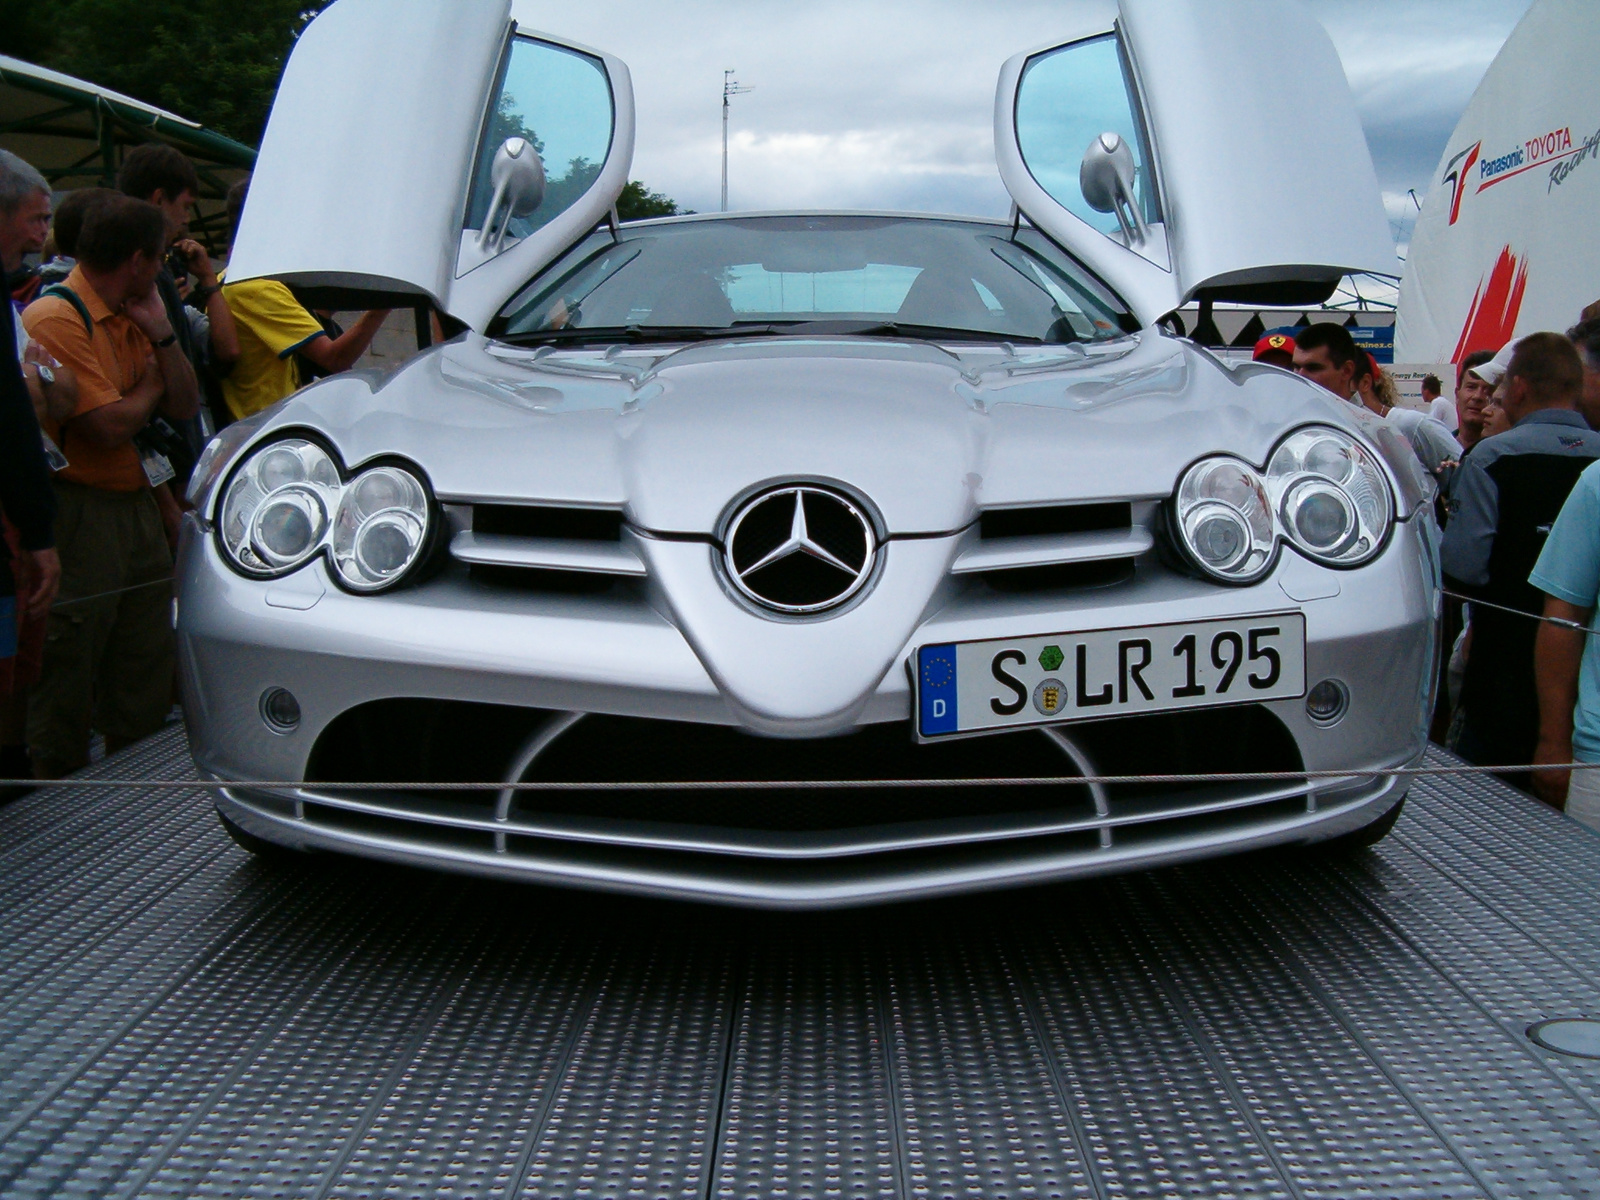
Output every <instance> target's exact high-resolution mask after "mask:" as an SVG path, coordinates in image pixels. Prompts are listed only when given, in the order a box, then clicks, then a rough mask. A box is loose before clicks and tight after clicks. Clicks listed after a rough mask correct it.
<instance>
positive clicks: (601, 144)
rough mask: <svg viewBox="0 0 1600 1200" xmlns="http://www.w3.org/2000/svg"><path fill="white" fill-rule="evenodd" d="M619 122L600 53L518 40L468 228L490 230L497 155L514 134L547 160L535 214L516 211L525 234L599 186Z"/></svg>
mask: <svg viewBox="0 0 1600 1200" xmlns="http://www.w3.org/2000/svg"><path fill="white" fill-rule="evenodd" d="M615 123H616V121H615V113H614V112H613V110H612V105H611V83H610V80H609V79H607V77H606V69H605V64H604V63H602V62H601V61H600V60H599V59H598V58H594V57H592V56H590V55H587V54H580V53H578V52H577V51H575V50H568V49H566V48H565V47H562V46H553V45H551V44H550V43H548V42H541V41H537V40H535V39H533V38H526V37H518V38H514V39H512V42H511V48H510V53H509V54H508V55H507V57H506V62H505V66H504V69H503V72H502V75H501V82H500V90H499V93H498V94H497V95H496V97H495V103H494V108H493V110H492V111H491V112H490V114H489V119H488V122H487V124H486V125H485V127H484V134H483V142H482V144H481V145H479V147H478V160H477V165H476V167H475V168H474V169H473V178H472V192H471V195H470V198H469V199H468V202H467V219H466V228H468V229H482V228H483V222H484V219H485V218H486V217H487V216H488V212H489V204H490V202H491V201H492V200H493V199H494V184H493V182H492V180H491V178H490V172H491V170H492V168H493V166H494V156H495V152H496V151H497V150H499V149H500V147H501V145H502V144H503V143H504V142H505V140H506V139H507V138H511V137H520V138H525V139H526V140H527V141H528V143H529V144H530V145H532V146H533V148H534V149H535V150H536V151H538V153H539V157H540V160H541V161H542V162H543V163H544V172H545V192H544V200H543V202H542V203H540V205H539V207H538V208H536V209H534V210H533V211H532V212H529V213H523V214H519V215H516V216H513V217H512V218H511V223H510V227H509V229H508V230H507V233H508V235H509V238H523V237H527V236H528V235H529V234H530V233H533V232H535V231H536V230H538V229H541V228H543V227H544V226H545V225H547V224H548V223H549V222H550V221H552V220H553V219H554V218H555V217H557V216H559V215H560V214H561V213H562V212H564V211H565V210H566V209H568V208H570V207H571V206H572V204H573V202H574V201H576V200H577V199H578V198H579V197H580V196H582V195H583V194H584V193H585V192H587V191H588V190H589V188H590V187H591V186H592V185H593V184H594V181H595V179H596V178H597V177H598V176H599V174H600V169H601V168H602V167H603V166H604V165H605V161H606V156H607V155H608V154H610V152H611V135H612V132H613V129H614V127H615ZM496 225H497V226H498V222H496ZM508 240H509V239H508Z"/></svg>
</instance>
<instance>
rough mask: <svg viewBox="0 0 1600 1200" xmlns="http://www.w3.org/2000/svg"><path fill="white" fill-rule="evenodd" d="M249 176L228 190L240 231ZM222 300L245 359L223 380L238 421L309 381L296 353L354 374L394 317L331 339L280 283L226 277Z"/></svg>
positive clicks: (363, 323) (377, 313) (377, 314)
mask: <svg viewBox="0 0 1600 1200" xmlns="http://www.w3.org/2000/svg"><path fill="white" fill-rule="evenodd" d="M249 189H250V180H249V178H248V177H246V178H245V179H242V180H240V181H239V182H238V183H236V184H234V185H233V187H232V188H231V189H230V190H229V192H228V219H229V221H230V223H231V224H232V228H233V232H234V234H236V235H237V233H238V231H239V218H240V217H241V216H242V215H243V213H244V205H245V198H246V196H248V194H249ZM222 280H223V281H222V298H223V299H224V300H226V301H227V302H228V308H229V310H230V311H231V312H232V313H233V320H234V324H235V325H236V326H237V327H238V330H239V359H238V361H237V362H235V363H234V364H233V369H232V370H231V371H229V372H228V374H227V375H226V376H225V377H224V378H223V380H222V396H223V399H224V400H225V401H227V405H228V411H229V412H230V413H232V415H233V417H234V419H235V420H239V419H242V418H244V417H248V416H250V415H251V414H252V413H258V412H260V411H261V410H262V409H264V408H268V407H270V406H272V405H274V404H276V403H277V402H278V401H279V400H282V399H284V398H285V397H287V396H290V395H293V394H294V393H295V392H296V391H298V390H299V388H300V385H301V384H302V383H303V382H304V381H303V380H302V379H301V378H300V368H299V365H298V364H297V363H296V362H295V355H297V354H303V355H305V357H306V358H308V359H310V360H311V361H312V362H314V363H316V365H317V366H318V367H319V368H320V369H321V370H323V371H324V372H327V373H328V374H333V373H335V372H337V371H348V370H349V369H350V368H351V367H352V366H354V365H355V361H356V359H358V358H360V357H361V355H362V354H363V353H364V352H365V351H366V349H367V347H368V346H370V345H371V344H372V339H373V336H374V335H375V334H376V333H377V332H378V328H379V326H381V325H382V324H383V322H384V318H386V317H387V316H388V315H389V313H388V310H387V309H381V310H374V311H372V312H367V313H363V314H362V315H361V319H360V320H358V321H357V322H356V323H355V324H354V325H352V326H351V327H350V328H349V329H347V330H346V331H345V332H344V333H343V334H341V335H340V336H338V337H336V338H335V337H329V336H328V334H327V332H326V331H325V330H324V329H323V328H322V326H321V325H320V324H319V323H318V321H317V319H316V318H315V317H313V316H312V315H311V314H310V313H309V312H307V311H306V308H305V306H304V305H303V304H301V303H300V302H299V301H298V300H296V299H295V298H294V293H292V292H291V291H289V289H288V288H287V287H285V286H284V285H283V284H281V283H279V282H278V281H277V280H275V279H246V280H242V281H241V282H239V283H229V282H228V279H227V274H226V273H224V274H223V277H222Z"/></svg>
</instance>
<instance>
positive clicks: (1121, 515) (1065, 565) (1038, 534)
mask: <svg viewBox="0 0 1600 1200" xmlns="http://www.w3.org/2000/svg"><path fill="white" fill-rule="evenodd" d="M1150 508H1151V506H1150V505H1149V504H1144V505H1141V506H1140V507H1139V511H1138V512H1136V511H1135V505H1134V504H1133V503H1132V502H1130V501H1126V500H1116V501H1108V502H1103V503H1097V504H1053V505H1036V506H1033V507H1029V508H995V509H987V510H985V511H984V512H982V513H981V514H979V517H978V530H977V532H978V536H977V538H976V539H973V540H969V541H968V542H967V543H966V545H965V546H964V548H963V549H962V551H961V553H960V554H958V555H957V557H956V561H955V563H954V565H953V566H952V568H951V570H952V571H953V572H954V573H955V574H956V575H957V576H965V577H967V578H976V579H980V580H982V581H983V582H984V583H985V584H987V585H988V586H989V587H991V588H993V589H994V590H995V591H998V592H1005V593H1008V594H1017V593H1031V592H1054V591H1064V590H1070V589H1076V588H1091V587H1108V586H1112V585H1115V584H1119V583H1125V582H1126V581H1128V580H1129V579H1131V578H1133V575H1134V571H1135V567H1136V564H1137V562H1138V559H1139V557H1140V556H1141V555H1143V554H1144V553H1146V552H1147V551H1148V550H1149V549H1150V548H1151V546H1152V545H1153V537H1152V535H1151V533H1150V530H1149V528H1148V522H1147V521H1144V520H1143V518H1144V517H1148V515H1149V512H1148V510H1149V509H1150Z"/></svg>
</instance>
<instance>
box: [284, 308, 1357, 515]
mask: <svg viewBox="0 0 1600 1200" xmlns="http://www.w3.org/2000/svg"><path fill="white" fill-rule="evenodd" d="M1354 412H1355V410H1354V409H1353V408H1352V407H1351V406H1349V405H1346V404H1343V403H1341V402H1339V401H1337V400H1335V399H1334V398H1332V397H1331V396H1329V395H1328V394H1327V393H1326V392H1324V391H1322V390H1321V389H1320V388H1317V387H1315V386H1314V385H1311V384H1308V383H1306V382H1305V381H1303V380H1299V379H1296V378H1294V377H1293V376H1291V375H1289V374H1287V373H1285V372H1283V371H1279V370H1276V369H1273V368H1268V367H1258V366H1255V365H1253V364H1243V365H1238V366H1234V367H1228V366H1225V365H1223V364H1222V363H1221V362H1219V361H1218V360H1217V359H1215V358H1213V357H1212V356H1211V355H1209V354H1207V353H1205V352H1204V351H1201V350H1198V349H1197V348H1195V347H1193V346H1192V345H1190V344H1188V343H1186V342H1183V341H1180V340H1178V339H1175V338H1171V337H1168V336H1165V335H1162V334H1158V333H1156V332H1154V331H1149V330H1147V331H1145V332H1143V333H1140V334H1136V335H1132V336H1130V337H1127V338H1123V339H1119V340H1117V341H1114V342H1109V343H1101V344H1098V345H1092V346H1088V347H1082V346H1063V347H1030V348H1028V349H1027V350H1022V351H1019V350H1016V349H1013V348H1011V347H1005V346H995V347H977V348H972V347H968V348H964V349H963V350H962V351H961V352H959V353H956V352H952V351H949V350H945V349H942V348H940V347H939V346H935V345H931V344H928V343H923V342H913V341H900V340H879V339H868V338H860V337H829V338H816V339H804V340H802V339H798V338H779V339H770V340H760V341H755V340H751V341H725V342H712V343H701V344H697V345H693V346H690V347H688V348H686V349H679V350H676V351H670V352H669V351H668V350H666V349H663V348H658V347H644V348H639V349H637V350H631V349H630V350H623V351H620V352H619V351H612V352H609V353H607V352H601V351H588V350H553V351H552V350H548V349H542V350H539V351H530V350H521V349H516V348H512V347H508V346H504V345H501V344H496V343H492V342H488V341H485V340H484V339H482V338H478V337H474V336H470V335H469V336H468V337H465V338H462V339H458V340H457V341H455V342H452V343H449V344H447V345H445V346H442V347H439V348H437V349H436V350H434V351H432V352H430V353H427V354H424V355H421V356H419V357H418V358H417V359H415V360H413V361H412V362H410V363H408V364H407V365H406V366H405V367H403V368H402V369H400V370H399V371H397V372H395V373H393V374H390V375H379V374H376V373H362V372H357V373H351V374H347V375H343V376H337V377H334V378H332V379H329V380H326V381H324V382H322V383H319V384H317V385H315V386H313V387H310V388H307V389H305V390H303V391H302V392H300V393H299V394H298V395H296V396H294V397H292V398H291V399H290V400H289V401H287V402H286V403H285V404H283V405H282V406H281V407H280V408H278V409H277V410H276V411H275V412H273V413H272V415H271V416H270V417H269V418H268V420H267V421H266V422H264V423H263V425H264V428H263V433H265V432H267V431H268V430H271V429H280V428H285V427H289V426H308V427H311V428H313V429H316V430H319V431H320V432H321V433H323V434H324V435H325V436H326V437H327V438H329V439H330V440H331V441H332V442H333V444H334V445H335V446H336V447H337V448H338V450H339V452H340V453H341V455H342V456H343V457H344V460H345V462H346V464H347V465H349V466H358V465H360V464H361V463H363V462H366V461H368V460H370V459H373V458H377V457H380V456H384V455H399V456H402V457H405V458H409V459H412V460H413V461H415V462H416V463H417V464H418V465H419V466H421V467H422V468H423V470H424V471H425V472H426V473H427V475H428V477H429V479H430V480H431V482H432V484H433V488H434V490H435V492H436V494H437V495H438V496H439V497H440V499H442V500H445V501H447V502H450V501H455V502H467V503H470V502H472V501H510V502H522V503H544V504H561V505H584V506H596V507H614V508H620V509H623V510H624V511H625V513H626V515H627V519H628V521H629V523H630V524H632V525H633V526H634V527H636V528H638V529H640V530H644V531H649V532H658V533H668V534H671V533H680V534H698V535H712V536H714V535H716V534H717V532H718V531H719V526H720V523H721V522H722V520H723V519H724V516H725V514H726V512H727V510H728V507H729V505H730V503H731V502H732V501H734V500H735V499H737V498H739V497H741V496H743V495H745V494H748V493H749V492H751V491H752V490H755V489H757V488H759V487H760V486H761V485H763V484H767V483H772V482H778V481H786V480H809V481H816V482H827V483H833V484H836V485H840V486H842V487H844V488H845V489H847V490H849V491H851V492H853V493H855V494H856V495H857V496H859V497H860V498H862V499H864V500H865V501H866V502H867V504H868V505H869V507H871V508H872V509H874V510H875V511H876V514H877V516H878V517H879V519H880V520H881V522H882V526H883V528H882V532H883V533H884V534H885V535H887V536H890V537H896V536H905V535H919V534H921V535H926V534H935V533H946V532H951V531H955V530H959V529H961V528H964V527H965V526H966V525H968V524H970V523H971V522H972V520H973V519H974V517H975V516H976V513H977V511H978V509H979V508H987V507H999V506H1018V505H1028V504H1049V503H1063V502H1079V501H1093V500H1102V499H1130V498H1155V497H1162V496H1166V495H1169V494H1170V493H1171V491H1172V488H1173V486H1174V485H1175V483H1176V480H1177V477H1178V475H1179V474H1180V473H1181V472H1182V470H1183V469H1184V467H1186V466H1187V465H1188V464H1189V463H1191V462H1193V461H1194V460H1195V459H1196V458H1198V457H1200V456H1202V455H1204V454H1207V453H1211V452H1215V451H1227V452H1230V453H1233V454H1236V455H1239V456H1240V457H1243V458H1247V459H1250V460H1252V461H1254V462H1256V463H1258V464H1261V463H1264V462H1265V460H1266V458H1267V455H1268V454H1269V453H1270V451H1271V448H1272V446H1273V444H1274V443H1275V442H1276V441H1277V440H1278V438H1279V437H1281V436H1282V434H1283V433H1284V432H1285V431H1286V430H1288V429H1290V428H1293V427H1294V426H1296V425H1299V424H1304V423H1306V422H1309V421H1323V422H1332V423H1336V424H1341V425H1344V426H1346V427H1350V426H1352V424H1353V414H1354Z"/></svg>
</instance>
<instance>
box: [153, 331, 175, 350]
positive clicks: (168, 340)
mask: <svg viewBox="0 0 1600 1200" xmlns="http://www.w3.org/2000/svg"><path fill="white" fill-rule="evenodd" d="M177 340H178V333H177V330H173V331H172V332H171V333H169V334H167V336H166V337H164V338H162V339H161V340H160V341H159V342H152V343H151V345H153V346H154V347H155V348H156V349H157V350H165V349H166V348H167V347H168V346H170V345H172V343H173V342H175V341H177Z"/></svg>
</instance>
